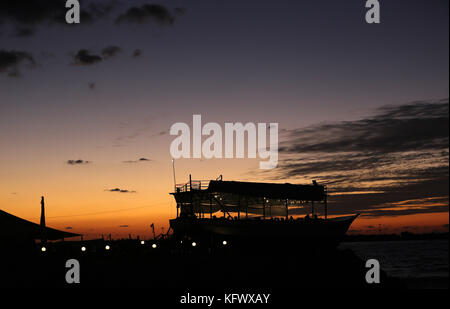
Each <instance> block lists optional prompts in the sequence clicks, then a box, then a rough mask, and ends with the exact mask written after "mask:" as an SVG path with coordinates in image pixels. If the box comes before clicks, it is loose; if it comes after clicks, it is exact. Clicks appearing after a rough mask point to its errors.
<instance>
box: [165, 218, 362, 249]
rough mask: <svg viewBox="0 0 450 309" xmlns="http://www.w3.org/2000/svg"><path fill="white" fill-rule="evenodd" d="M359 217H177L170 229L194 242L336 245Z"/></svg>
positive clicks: (178, 236)
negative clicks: (231, 241) (240, 218)
mask: <svg viewBox="0 0 450 309" xmlns="http://www.w3.org/2000/svg"><path fill="white" fill-rule="evenodd" d="M357 216H358V215H354V216H346V217H338V218H333V219H327V220H323V219H310V220H304V219H299V220H255V219H247V220H246V219H242V220H227V219H205V218H200V219H198V218H176V219H172V220H170V226H171V228H172V229H173V231H174V236H175V237H176V238H180V239H182V238H186V237H188V238H190V239H194V240H207V241H208V242H211V241H216V242H217V241H222V240H233V241H235V242H236V241H246V242H247V243H248V241H251V242H252V243H257V242H260V241H263V242H267V241H269V240H271V241H274V243H278V244H280V243H285V242H289V243H292V242H296V243H299V242H301V243H303V244H307V243H321V244H330V245H337V244H338V243H339V242H340V241H341V239H342V237H343V236H344V235H345V233H346V232H347V230H348V228H349V227H350V225H351V224H352V222H353V220H355V218H356V217H357Z"/></svg>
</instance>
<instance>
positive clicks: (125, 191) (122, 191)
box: [105, 188, 137, 193]
mask: <svg viewBox="0 0 450 309" xmlns="http://www.w3.org/2000/svg"><path fill="white" fill-rule="evenodd" d="M105 191H108V192H118V193H137V192H136V191H134V190H127V189H120V188H114V189H106V190H105Z"/></svg>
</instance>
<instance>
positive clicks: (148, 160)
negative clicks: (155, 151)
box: [123, 158, 151, 163]
mask: <svg viewBox="0 0 450 309" xmlns="http://www.w3.org/2000/svg"><path fill="white" fill-rule="evenodd" d="M150 161H151V160H150V159H147V158H140V159H138V160H128V161H123V163H138V162H150Z"/></svg>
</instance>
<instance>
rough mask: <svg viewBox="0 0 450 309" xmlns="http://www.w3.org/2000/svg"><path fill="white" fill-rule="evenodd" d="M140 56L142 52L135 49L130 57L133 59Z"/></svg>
mask: <svg viewBox="0 0 450 309" xmlns="http://www.w3.org/2000/svg"><path fill="white" fill-rule="evenodd" d="M141 55H142V51H141V50H140V49H135V50H134V51H133V54H132V55H131V56H132V57H133V58H137V57H140V56H141Z"/></svg>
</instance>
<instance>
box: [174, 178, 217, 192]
mask: <svg viewBox="0 0 450 309" xmlns="http://www.w3.org/2000/svg"><path fill="white" fill-rule="evenodd" d="M210 181H211V180H191V181H188V182H186V183H181V184H176V185H175V191H176V192H189V191H192V190H206V189H208V186H209V182H210Z"/></svg>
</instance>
